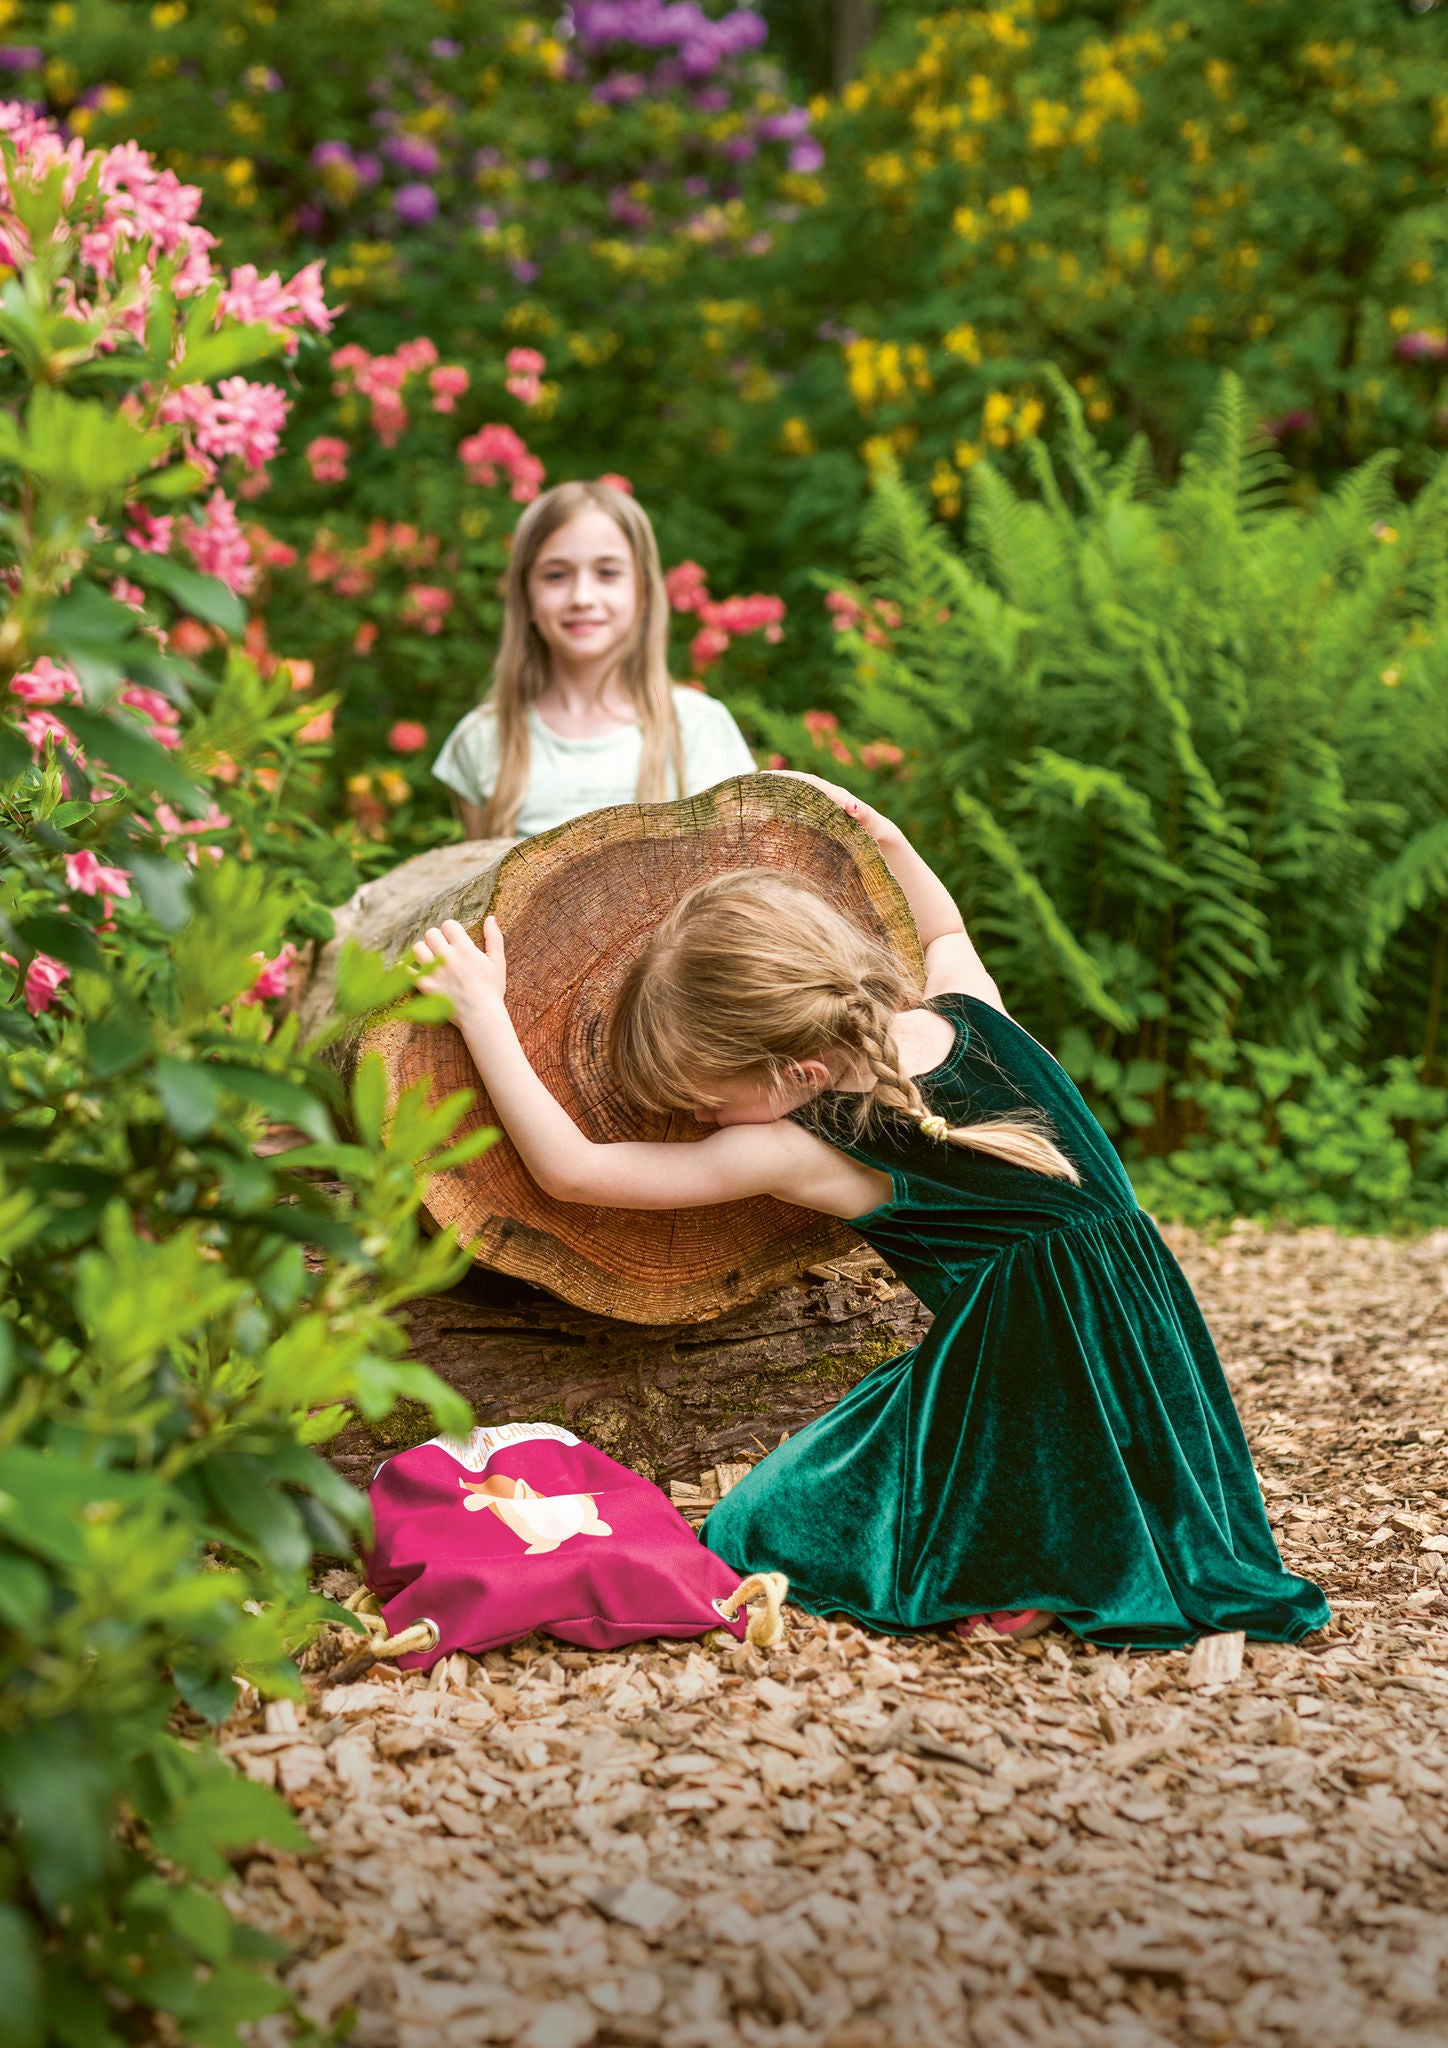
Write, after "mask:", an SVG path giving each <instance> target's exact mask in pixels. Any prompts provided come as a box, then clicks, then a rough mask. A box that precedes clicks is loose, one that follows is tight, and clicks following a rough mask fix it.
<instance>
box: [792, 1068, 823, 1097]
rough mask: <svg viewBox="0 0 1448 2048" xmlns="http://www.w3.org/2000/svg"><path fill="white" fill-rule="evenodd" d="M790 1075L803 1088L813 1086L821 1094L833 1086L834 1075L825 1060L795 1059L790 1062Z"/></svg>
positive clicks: (816, 1092)
mask: <svg viewBox="0 0 1448 2048" xmlns="http://www.w3.org/2000/svg"><path fill="white" fill-rule="evenodd" d="M789 1071H790V1077H791V1079H793V1080H795V1081H797V1082H798V1083H799V1085H800V1087H801V1088H811V1089H813V1091H814V1093H815V1094H816V1095H820V1094H822V1093H823V1092H824V1090H825V1089H826V1088H828V1087H830V1086H831V1084H832V1082H833V1080H834V1076H833V1075H832V1074H831V1072H830V1070H829V1068H828V1067H827V1066H826V1064H825V1062H824V1061H823V1060H794V1061H792V1062H791V1064H790V1070H789Z"/></svg>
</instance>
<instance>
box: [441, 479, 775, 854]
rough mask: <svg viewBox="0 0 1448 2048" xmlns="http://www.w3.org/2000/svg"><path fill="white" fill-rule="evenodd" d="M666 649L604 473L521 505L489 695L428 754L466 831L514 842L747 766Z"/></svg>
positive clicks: (640, 528) (647, 530)
mask: <svg viewBox="0 0 1448 2048" xmlns="http://www.w3.org/2000/svg"><path fill="white" fill-rule="evenodd" d="M668 644H669V604H668V598H667V596H666V594H665V591H664V579H663V574H662V571H661V570H660V567H659V550H658V546H657V543H656V542H655V540H654V533H653V528H652V527H651V526H650V525H649V521H648V517H647V514H646V513H645V512H644V511H643V509H642V507H640V506H639V505H637V504H636V503H635V502H634V500H633V499H632V498H631V497H630V496H629V495H628V493H627V492H625V491H619V490H615V489H614V488H613V487H612V485H610V484H604V483H572V484H558V485H556V486H555V488H554V489H553V490H551V491H545V492H544V494H543V496H542V497H541V498H538V499H535V501H534V502H533V504H531V505H530V506H529V507H528V509H527V511H526V512H525V513H524V514H523V516H522V518H521V519H520V520H519V521H518V528H517V532H516V533H515V535H514V537H513V548H512V553H511V555H510V557H509V561H508V575H507V582H506V586H505V593H504V601H503V637H502V642H501V645H500V647H499V650H498V658H497V662H496V665H495V666H494V669H493V686H492V689H491V691H490V692H489V694H488V697H487V699H486V701H485V702H484V703H482V704H480V705H479V706H478V707H477V709H476V710H474V711H470V712H468V714H467V716H466V717H465V718H463V719H462V720H461V721H460V722H459V723H458V724H457V725H456V726H455V727H454V728H453V730H452V732H451V733H450V734H449V735H448V737H447V739H446V740H445V741H444V743H443V748H442V752H441V753H440V754H439V755H438V757H437V760H436V761H435V762H434V763H433V770H432V772H433V774H434V775H436V776H437V777H438V779H439V781H441V782H444V783H446V784H447V786H448V788H449V789H450V790H451V791H452V792H453V796H454V798H455V800H456V804H457V810H458V815H459V818H460V821H461V823H462V827H463V830H464V832H465V833H466V835H467V836H468V837H469V838H471V839H512V838H526V837H528V836H529V835H531V834H532V833H535V832H546V831H548V830H549V829H550V828H551V827H552V826H554V825H562V824H566V823H567V821H568V820H569V819H570V818H576V817H579V816H580V815H581V814H582V813H583V812H584V811H594V810H601V809H602V808H603V807H604V806H605V805H608V804H626V803H633V802H634V801H635V800H637V801H639V802H643V803H648V802H656V801H658V800H659V799H661V798H665V797H673V796H693V795H695V794H696V793H697V792H698V791H699V790H701V789H708V788H710V787H711V785H712V784H714V783H716V782H722V781H724V780H725V779H726V777H728V776H731V775H748V774H751V773H752V772H753V769H754V757H753V756H752V755H751V753H750V751H749V748H748V747H747V746H746V744H745V741H744V736H743V734H742V733H741V732H740V730H739V728H738V726H737V725H736V724H735V723H734V720H733V719H732V718H731V717H730V715H729V713H728V711H727V710H726V709H725V707H724V706H723V705H722V704H721V703H720V702H719V701H718V699H717V698H714V697H706V696H705V695H704V693H703V692H702V691H701V690H693V689H687V688H683V687H681V686H679V685H678V684H676V683H673V682H671V681H670V679H669V669H668Z"/></svg>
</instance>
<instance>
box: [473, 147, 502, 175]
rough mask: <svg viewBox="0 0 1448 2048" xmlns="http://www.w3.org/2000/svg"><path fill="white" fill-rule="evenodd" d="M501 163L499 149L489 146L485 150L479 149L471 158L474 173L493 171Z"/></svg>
mask: <svg viewBox="0 0 1448 2048" xmlns="http://www.w3.org/2000/svg"><path fill="white" fill-rule="evenodd" d="M502 161H503V152H502V151H501V150H500V149H494V148H493V147H492V145H491V144H489V146H488V147H487V148H486V149H480V150H479V151H478V153H477V155H476V156H475V157H474V158H473V169H474V170H475V171H495V170H496V169H497V168H498V165H499V164H500V163H501V162H502Z"/></svg>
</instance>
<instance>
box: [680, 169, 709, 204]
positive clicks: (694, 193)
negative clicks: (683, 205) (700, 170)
mask: <svg viewBox="0 0 1448 2048" xmlns="http://www.w3.org/2000/svg"><path fill="white" fill-rule="evenodd" d="M684 190H685V191H686V192H687V193H688V195H689V197H690V198H691V199H707V198H708V196H709V180H708V179H707V178H701V177H699V176H697V174H696V175H695V176H694V177H692V178H685V180H684Z"/></svg>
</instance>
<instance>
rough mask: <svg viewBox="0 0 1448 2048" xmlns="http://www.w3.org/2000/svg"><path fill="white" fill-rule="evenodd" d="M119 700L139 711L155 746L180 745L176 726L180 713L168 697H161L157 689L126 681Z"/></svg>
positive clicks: (178, 722)
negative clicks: (148, 688)
mask: <svg viewBox="0 0 1448 2048" xmlns="http://www.w3.org/2000/svg"><path fill="white" fill-rule="evenodd" d="M121 702H122V703H123V704H129V705H130V707H131V709H132V710H133V711H139V712H140V714H141V716H142V718H143V719H145V721H146V724H147V727H148V729H149V733H150V737H151V738H152V739H153V740H154V741H155V742H156V744H157V746H159V747H179V746H180V744H181V735H180V733H179V732H177V731H176V727H177V726H178V725H179V724H180V723H181V713H180V712H179V711H178V710H177V709H176V706H175V705H174V704H173V703H172V702H171V699H170V698H169V697H163V696H162V695H161V692H160V691H159V690H147V689H143V688H142V686H141V685H140V684H139V683H127V685H126V687H125V689H124V690H122V692H121Z"/></svg>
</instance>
